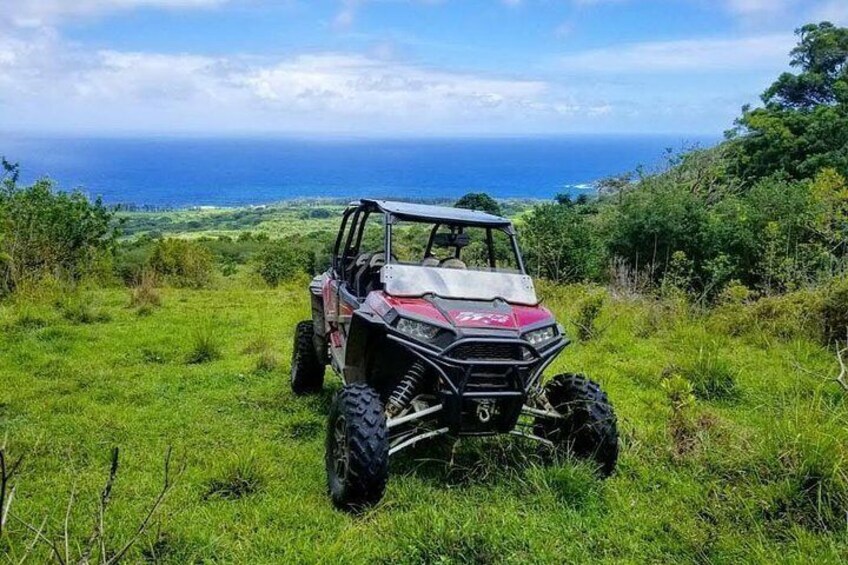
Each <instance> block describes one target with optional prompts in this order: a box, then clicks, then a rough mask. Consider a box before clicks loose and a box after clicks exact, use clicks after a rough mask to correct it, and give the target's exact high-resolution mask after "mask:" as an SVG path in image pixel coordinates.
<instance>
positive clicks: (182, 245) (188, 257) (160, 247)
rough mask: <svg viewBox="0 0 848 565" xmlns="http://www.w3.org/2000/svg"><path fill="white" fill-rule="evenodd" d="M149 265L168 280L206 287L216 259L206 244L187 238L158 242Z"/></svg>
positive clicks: (187, 285) (188, 286)
mask: <svg viewBox="0 0 848 565" xmlns="http://www.w3.org/2000/svg"><path fill="white" fill-rule="evenodd" d="M147 266H148V267H149V268H150V269H151V270H152V271H153V272H154V273H156V274H157V275H161V276H162V277H163V278H164V279H165V280H166V281H167V282H168V283H170V284H172V285H174V286H177V287H185V288H203V287H204V286H207V285H209V283H210V282H211V281H212V274H213V272H214V261H213V257H212V253H211V252H210V251H209V250H208V249H207V248H206V247H204V246H202V245H200V244H199V243H195V242H193V241H188V240H185V239H170V238H169V239H163V240H160V241H158V242H156V244H155V246H154V247H153V251H152V253H151V254H150V257H149V258H148V260H147Z"/></svg>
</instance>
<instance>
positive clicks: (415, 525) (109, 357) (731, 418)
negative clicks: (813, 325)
mask: <svg viewBox="0 0 848 565" xmlns="http://www.w3.org/2000/svg"><path fill="white" fill-rule="evenodd" d="M304 287H305V281H299V282H297V283H292V284H288V285H286V286H284V287H281V288H280V289H277V290H251V289H250V288H246V287H244V286H239V285H235V284H230V285H228V286H224V287H221V286H219V287H218V288H216V289H211V290H197V291H193V290H162V291H161V301H162V304H161V306H160V307H156V308H154V309H153V311H152V313H149V314H148V315H139V313H138V311H137V309H135V308H130V307H129V303H130V296H129V294H128V293H127V291H125V290H119V289H116V290H85V291H80V292H79V294H74V295H71V296H67V295H62V294H61V293H59V292H56V293H51V292H49V291H42V294H41V295H39V296H38V297H30V298H19V299H17V300H15V301H11V302H9V301H7V302H4V303H2V305H0V327H2V328H3V332H2V334H0V375H2V376H3V383H4V386H2V387H0V424H2V429H3V430H4V433H5V434H6V435H7V436H8V453H9V455H10V457H17V456H19V455H23V456H24V457H25V459H24V463H23V466H22V468H21V471H20V475H19V476H18V477H17V479H16V485H17V495H16V497H15V499H14V501H13V506H12V512H13V516H14V517H15V519H14V520H11V521H10V522H9V525H8V531H7V532H6V534H4V537H3V538H0V547H2V548H4V549H3V551H4V552H5V553H6V555H7V556H8V557H10V558H11V559H12V560H16V559H17V558H19V557H20V556H21V555H23V554H24V552H25V551H26V548H27V546H28V545H29V544H30V542H31V541H32V535H33V534H32V532H28V531H27V530H26V529H25V528H24V526H23V525H22V524H21V522H20V520H23V521H26V522H28V523H30V524H35V527H38V526H39V525H41V524H42V521H43V520H45V519H46V520H47V521H46V522H44V531H45V532H46V533H47V535H49V536H56V538H57V539H58V538H59V537H60V534H61V528H62V523H63V517H64V513H65V508H66V505H67V503H68V498H69V496H70V494H71V492H74V493H75V495H74V505H73V507H72V511H71V519H70V524H71V526H70V537H71V539H72V543H82V542H83V541H84V540H85V539H86V538H87V536H88V533H89V531H90V529H91V527H92V519H93V516H94V513H95V509H96V503H95V501H96V499H97V496H98V492H99V489H101V488H102V486H103V483H104V482H105V480H106V477H107V474H108V466H109V452H110V448H111V447H112V446H115V445H118V446H120V447H121V460H120V463H121V466H120V471H119V474H118V476H117V480H116V481H115V483H114V489H113V493H112V498H113V501H112V503H111V506H110V507H109V511H108V513H107V518H106V520H105V522H106V532H107V536H108V537H107V551H109V550H110V549H111V550H112V551H114V548H115V547H118V546H120V545H121V544H122V542H123V541H124V540H127V539H128V538H130V537H131V535H132V532H133V531H134V529H135V527H136V526H137V525H138V523H139V521H140V520H141V518H142V516H143V515H144V512H145V511H146V509H147V508H148V507H149V505H150V504H151V503H152V501H153V499H154V497H155V496H156V493H157V492H158V490H159V489H160V487H161V480H162V477H161V473H162V467H161V466H162V460H163V456H164V454H165V452H166V450H167V447H168V446H169V445H172V446H173V447H174V451H173V465H174V467H175V468H176V467H179V466H182V465H184V466H185V471H184V472H183V473H182V474H181V475H179V476H176V477H175V486H174V488H173V490H172V491H171V492H170V494H169V496H168V497H167V499H166V500H165V503H164V505H163V507H162V509H161V511H160V513H159V514H158V515H157V516H156V518H155V520H154V523H153V525H152V526H151V528H150V530H149V532H148V533H147V534H145V535H144V536H143V537H142V538H141V540H140V541H139V542H138V543H137V544H136V545H135V546H134V547H133V548H132V549H131V553H130V554H129V557H130V559H129V561H131V562H137V561H141V560H151V561H156V562H162V563H186V562H192V561H193V562H200V561H214V560H220V559H225V560H227V561H238V562H254V563H257V562H303V561H305V562H312V561H325V562H326V561H353V562H374V561H377V562H410V563H411V562H419V561H426V562H527V561H528V560H533V561H551V562H562V561H571V562H597V561H599V560H601V561H617V560H622V559H623V560H627V561H664V562H681V561H696V562H707V561H709V562H731V561H734V562H738V561H748V562H750V561H761V562H787V561H808V560H811V559H814V560H815V562H817V563H839V562H844V561H845V560H846V559H848V531H846V528H845V517H844V514H842V512H843V511H844V508H846V501H848V477H846V471H845V467H844V464H843V463H844V460H845V457H846V446H848V426H846V422H848V420H846V417H848V402H846V395H845V393H844V391H842V390H841V389H840V388H839V386H838V385H837V384H836V383H835V382H830V381H829V380H828V377H829V376H830V375H832V374H833V373H834V372H835V369H836V366H837V365H836V361H835V358H834V356H833V354H832V353H831V352H829V351H827V350H825V349H824V348H822V347H820V346H818V345H816V344H814V343H812V342H810V341H808V340H806V339H803V338H798V337H795V335H796V334H795V333H793V331H792V330H793V325H794V324H796V323H797V320H791V319H783V320H780V321H775V320H774V319H771V318H769V316H768V315H767V314H764V313H763V312H760V311H758V310H755V309H753V308H752V307H742V306H738V305H734V306H729V307H727V308H720V309H718V310H715V311H714V312H712V313H710V314H707V313H699V312H697V311H691V310H689V309H688V307H686V306H684V305H683V304H681V303H678V302H673V301H667V302H654V301H646V300H642V299H626V298H613V297H610V296H608V295H607V294H606V293H604V296H605V297H606V298H605V299H604V300H605V302H604V304H605V306H604V307H603V310H602V313H601V314H600V317H599V318H598V319H597V320H595V321H594V323H593V327H594V328H596V330H597V332H596V333H597V334H598V335H597V336H596V337H594V338H592V339H590V340H588V341H586V342H582V343H577V344H576V345H573V346H571V347H570V348H568V349H567V350H566V352H565V353H564V354H563V355H562V356H561V357H560V359H559V360H558V361H557V362H556V363H555V365H554V366H553V367H552V368H551V370H549V371H548V374H553V373H555V372H560V371H566V370H579V371H585V372H587V373H589V374H591V375H592V376H594V377H595V378H596V379H598V380H599V381H600V382H601V383H602V384H603V386H604V387H605V388H606V389H607V390H608V391H609V395H610V397H611V399H612V401H613V403H614V404H615V407H616V410H617V412H618V414H619V418H620V426H621V429H622V432H623V439H622V441H623V451H622V456H621V460H620V466H619V469H618V472H617V473H616V474H615V475H614V476H613V477H612V478H610V479H609V480H607V481H600V480H599V479H597V478H595V476H594V474H593V473H592V472H591V470H589V469H587V468H586V467H584V466H581V465H579V464H577V463H574V462H570V461H557V462H552V461H549V460H547V459H546V457H545V456H544V453H543V452H540V451H538V450H537V448H536V447H535V446H533V445H531V444H527V443H524V442H523V441H521V440H518V439H516V440H513V439H504V440H487V441H472V440H465V441H463V442H462V443H460V444H459V445H458V446H456V447H455V451H452V449H454V446H453V444H452V443H450V442H448V441H444V442H442V443H437V444H435V445H432V446H430V447H425V448H421V449H417V450H414V451H410V452H407V453H405V454H404V455H402V456H401V457H400V458H399V459H397V460H394V461H393V463H392V469H393V478H392V480H391V482H390V485H389V490H388V493H387V495H386V497H385V500H384V502H383V503H382V504H381V505H379V506H378V507H377V508H375V509H373V510H372V511H370V512H368V513H366V514H365V515H363V516H359V517H354V516H350V515H347V514H344V513H340V512H337V511H335V510H333V509H332V507H331V505H330V504H329V501H328V499H327V496H326V487H325V484H324V481H325V478H324V473H323V461H322V458H323V436H324V430H323V428H324V419H325V413H326V409H327V405H328V402H329V399H330V397H331V395H332V393H333V391H335V390H337V389H338V387H339V381H338V380H337V379H335V378H332V379H330V380H329V384H328V386H327V387H326V390H325V392H324V394H322V395H321V396H319V397H318V398H315V399H300V398H295V397H293V396H292V395H291V393H290V391H289V388H288V382H287V379H288V371H289V363H288V359H289V356H290V354H291V341H292V331H293V328H294V324H295V322H296V321H298V320H300V319H303V318H305V317H307V316H308V312H309V309H308V303H307V300H306V298H307V296H306V293H305V291H304ZM597 292H599V291H598V290H593V289H591V288H588V287H579V286H575V287H555V286H547V285H546V286H544V287H543V288H542V293H543V295H544V297H545V300H546V302H547V304H548V305H549V306H550V307H552V309H553V310H554V311H555V313H556V314H557V316H558V317H559V318H560V320H562V321H563V322H564V323H566V325H567V327H568V330H569V333H570V334H571V335H576V334H577V333H578V332H577V328H576V327H575V326H574V323H575V321H576V320H580V319H583V318H585V315H582V318H581V304H582V303H584V301H585V300H586V299H587V296H590V295H595V293H597ZM583 323H586V322H585V321H584V322H583ZM730 333H733V334H738V335H735V336H733V337H731V335H729V334H730ZM781 335H783V336H784V337H780V336H781ZM201 361H202V362H201ZM687 382H689V383H693V385H694V387H693V388H690V387H691V386H692V385H687V384H686V383H687ZM36 553H37V554H39V555H41V556H42V557H46V556H47V553H48V550H47V548H46V546H45V545H43V544H42V545H39V546H38V547H37V550H36Z"/></svg>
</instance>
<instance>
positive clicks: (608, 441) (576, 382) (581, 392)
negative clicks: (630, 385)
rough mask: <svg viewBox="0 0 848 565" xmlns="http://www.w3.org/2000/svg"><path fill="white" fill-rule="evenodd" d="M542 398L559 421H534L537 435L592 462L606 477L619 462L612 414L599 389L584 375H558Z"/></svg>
mask: <svg viewBox="0 0 848 565" xmlns="http://www.w3.org/2000/svg"><path fill="white" fill-rule="evenodd" d="M545 396H546V397H547V399H548V402H549V403H550V405H551V407H553V409H554V410H556V411H557V412H558V413H559V414H561V415H562V416H563V418H562V419H551V418H544V417H541V416H540V417H537V419H536V425H535V432H536V435H538V436H541V437H543V438H545V439H548V440H550V441H552V442H553V443H554V445H555V446H556V447H557V448H559V449H563V450H566V451H568V452H569V453H572V454H573V455H575V456H577V457H579V458H582V459H590V460H593V461H595V462H596V463H597V464H598V466H599V468H600V471H601V473H602V474H603V475H604V476H609V475H611V474H612V472H613V471H614V470H615V465H616V462H617V460H618V428H617V425H616V418H615V412H614V411H613V408H612V405H611V404H610V402H609V400H608V399H607V395H606V394H605V393H604V391H603V390H601V387H600V386H599V385H598V384H597V383H595V382H593V381H591V380H589V379H588V378H586V377H585V376H584V375H575V374H563V375H557V376H555V377H554V378H553V379H551V381H550V382H549V383H548V384H547V385H546V386H545Z"/></svg>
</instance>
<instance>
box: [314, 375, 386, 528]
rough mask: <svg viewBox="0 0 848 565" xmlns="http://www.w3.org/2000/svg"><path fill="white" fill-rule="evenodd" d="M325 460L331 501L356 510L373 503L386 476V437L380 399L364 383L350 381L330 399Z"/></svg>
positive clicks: (384, 417) (376, 499)
mask: <svg viewBox="0 0 848 565" xmlns="http://www.w3.org/2000/svg"><path fill="white" fill-rule="evenodd" d="M325 463H326V467H327V485H328V487H329V490H330V496H331V497H332V499H333V504H335V505H336V506H337V507H338V508H342V509H344V510H350V511H359V510H363V509H365V508H367V507H368V506H371V505H373V504H375V503H377V502H378V501H379V500H380V499H381V498H382V497H383V492H384V491H385V490H386V482H387V481H388V479H389V438H388V430H387V428H386V416H385V410H384V408H383V403H382V402H380V397H379V395H378V394H377V391H376V390H374V389H373V388H371V387H370V386H368V385H365V384H350V385H345V386H344V388H342V390H341V391H340V392H339V393H338V394H337V395H336V397H335V398H334V399H333V404H332V406H331V407H330V416H329V419H328V422H327V440H326V455H325Z"/></svg>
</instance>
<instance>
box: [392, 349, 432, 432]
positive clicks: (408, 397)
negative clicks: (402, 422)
mask: <svg viewBox="0 0 848 565" xmlns="http://www.w3.org/2000/svg"><path fill="white" fill-rule="evenodd" d="M426 371H427V367H426V366H425V365H424V363H423V362H422V361H416V362H415V363H413V364H412V366H411V367H410V368H409V370H408V371H407V372H406V374H405V375H404V376H403V378H402V379H401V380H400V383H399V384H398V385H397V386H396V387H395V389H394V390H393V391H392V394H391V396H389V401H388V402H387V403H386V414H388V416H389V418H394V417H395V416H397V415H398V414H400V413H401V412H403V410H404V409H405V408H406V407H407V406H409V403H410V402H412V399H413V398H415V397H416V396H417V395H418V393H419V392H420V391H421V389H422V388H423V387H424V376H425V373H426Z"/></svg>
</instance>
